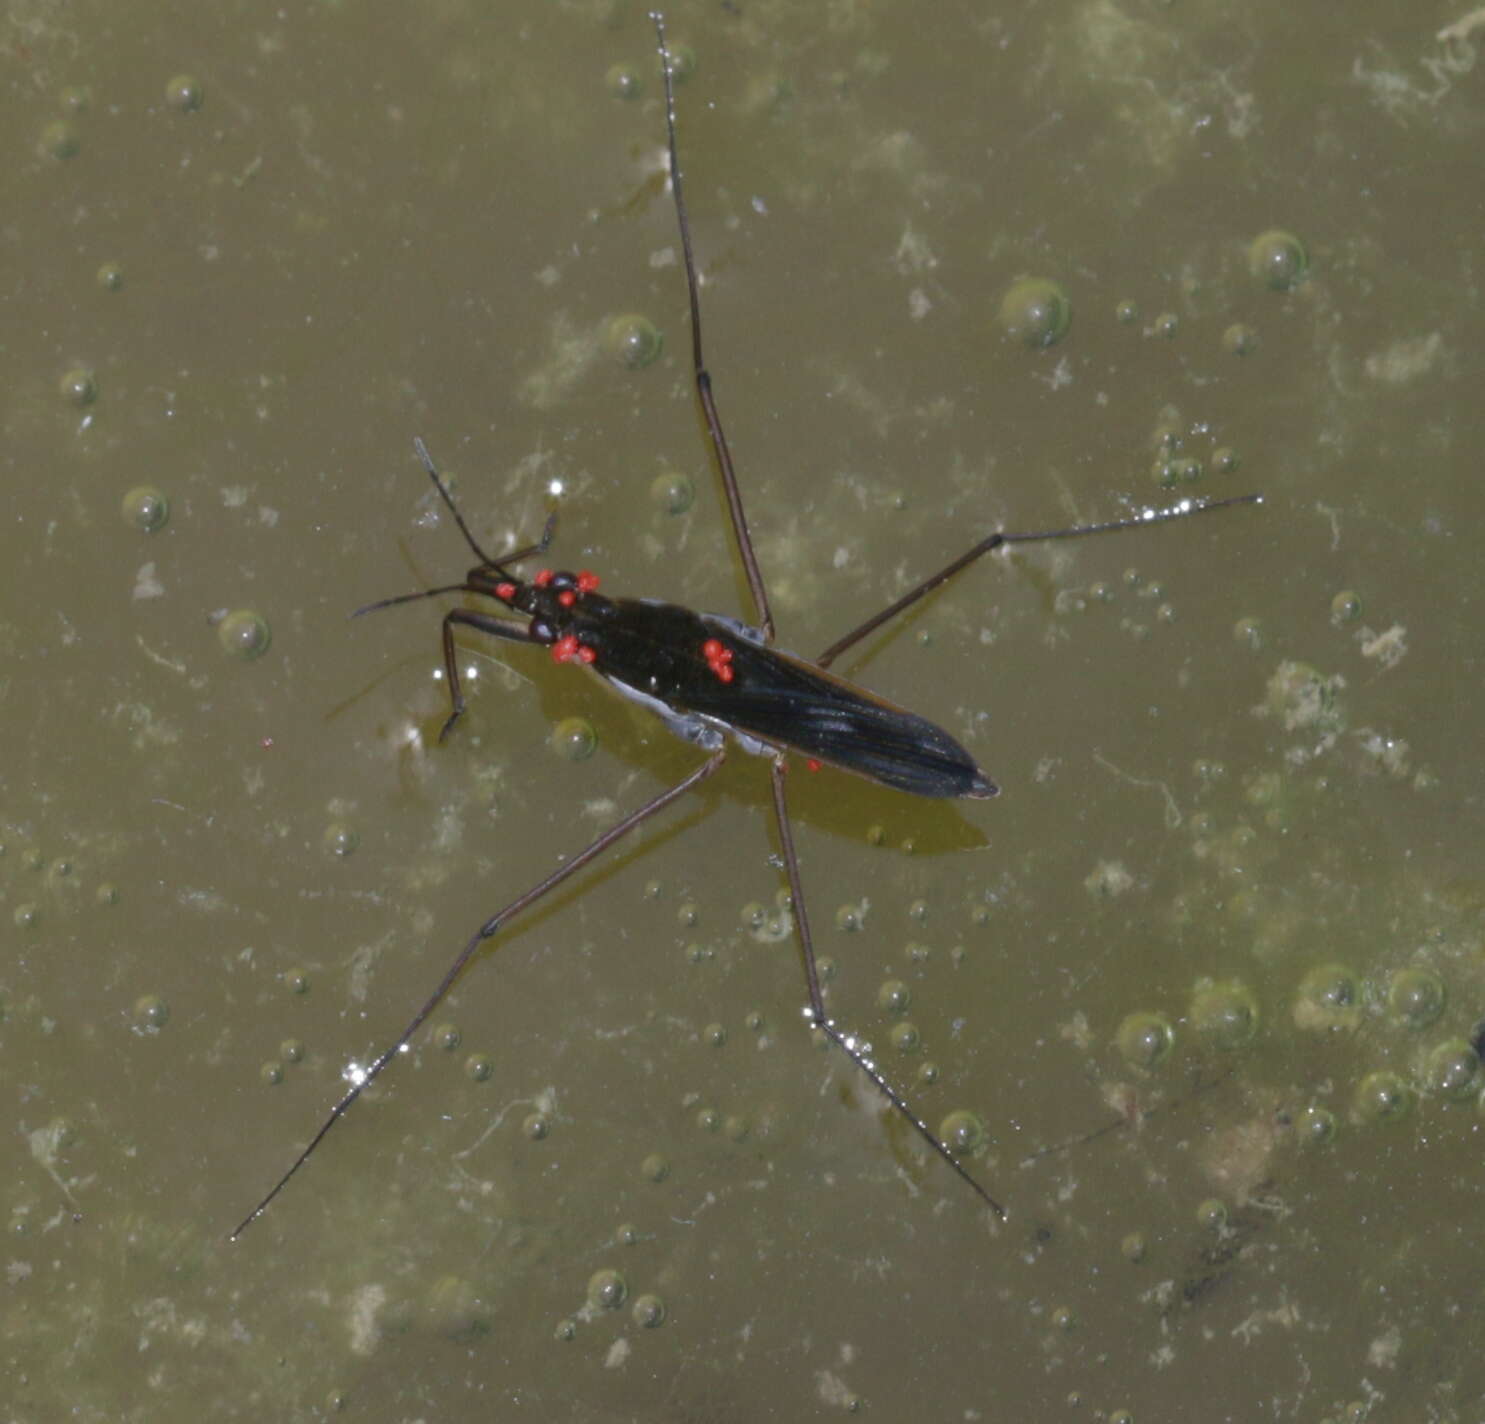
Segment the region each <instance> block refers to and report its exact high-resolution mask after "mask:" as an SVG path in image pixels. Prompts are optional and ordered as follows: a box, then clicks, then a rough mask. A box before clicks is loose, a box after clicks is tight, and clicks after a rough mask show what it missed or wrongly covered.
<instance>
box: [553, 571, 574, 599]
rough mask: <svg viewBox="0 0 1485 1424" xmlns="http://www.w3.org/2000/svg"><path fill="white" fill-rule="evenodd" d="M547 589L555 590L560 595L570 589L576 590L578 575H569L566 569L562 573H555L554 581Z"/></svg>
mask: <svg viewBox="0 0 1485 1424" xmlns="http://www.w3.org/2000/svg"><path fill="white" fill-rule="evenodd" d="M547 587H548V588H551V589H555V590H556V591H557V592H558V593H562V592H564V591H565V590H567V589H569V588H576V587H577V575H576V574H573V573H569V572H567V570H565V569H564V570H563V571H562V572H561V573H555V574H553V575H552V581H551V583H549V584H548V585H547Z"/></svg>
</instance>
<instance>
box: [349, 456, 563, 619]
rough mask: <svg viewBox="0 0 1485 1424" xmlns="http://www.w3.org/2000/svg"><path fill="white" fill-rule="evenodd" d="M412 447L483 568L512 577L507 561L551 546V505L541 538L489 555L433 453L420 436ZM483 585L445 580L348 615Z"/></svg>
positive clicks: (469, 590)
mask: <svg viewBox="0 0 1485 1424" xmlns="http://www.w3.org/2000/svg"><path fill="white" fill-rule="evenodd" d="M413 448H414V449H416V450H417V452H418V458H419V459H420V460H422V462H423V468H424V469H425V470H427V471H428V478H429V479H430V480H432V481H433V488H434V489H436V490H437V491H438V492H439V494H440V495H442V496H443V502H444V503H445V504H446V505H448V507H449V513H450V514H452V515H453V516H454V522H455V523H456V524H457V525H458V526H459V532H460V533H461V534H462V535H463V536H464V541H465V543H467V544H468V545H469V547H470V548H471V549H473V550H474V554H475V557H476V558H477V559H478V560H479V561H480V564H481V566H482V567H484V568H488V569H494V570H495V572H496V573H498V574H500V575H501V576H502V577H507V578H508V577H513V576H512V575H511V574H510V571H509V567H508V566H509V565H511V564H518V563H520V562H521V560H522V559H530V558H533V557H535V556H536V555H538V554H544V553H546V551H547V549H548V548H550V547H551V543H552V536H553V535H554V534H555V533H556V532H557V511H556V510H555V509H554V510H553V511H552V512H551V513H550V514H549V515H547V522H546V524H545V526H544V527H543V528H542V531H541V538H540V539H538V540H537V541H536V542H535V543H534V544H527V545H525V546H524V547H522V548H519V549H512V550H511V551H510V553H508V554H502V555H501V556H500V557H499V558H498V559H492V558H491V557H490V556H489V555H488V554H487V553H486V552H485V551H484V550H483V549H482V548H480V546H479V541H478V540H477V539H476V538H475V537H474V535H473V534H472V533H471V532H470V528H469V525H468V524H466V523H465V522H464V516H463V514H462V513H460V511H459V506H458V505H457V504H455V503H454V496H453V494H452V493H451V492H450V490H449V487H448V486H447V485H446V484H444V482H443V476H442V475H440V474H439V473H438V466H437V465H435V464H434V463H433V457H432V456H431V455H430V454H429V453H428V447H427V446H426V445H425V444H423V440H422V437H421V436H418V435H415V436H413ZM484 592H487V590H485V589H480V588H474V587H472V586H471V585H469V584H467V583H446V584H443V585H442V586H441V587H439V588H425V589H420V590H419V591H418V592H417V593H398V594H394V595H393V596H392V597H391V598H379V599H377V600H376V602H375V603H366V604H363V605H362V606H361V607H360V608H358V609H356V611H355V612H354V613H352V614H351V617H352V618H359V617H360V616H361V615H362V614H363V613H375V612H376V611H377V610H378V609H380V608H392V607H394V606H395V605H396V604H399V603H417V602H418V601H419V600H420V599H424V598H437V597H439V596H440V595H441V594H445V593H484Z"/></svg>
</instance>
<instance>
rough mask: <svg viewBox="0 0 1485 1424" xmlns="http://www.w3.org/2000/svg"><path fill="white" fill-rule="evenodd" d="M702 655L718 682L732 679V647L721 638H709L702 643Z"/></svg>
mask: <svg viewBox="0 0 1485 1424" xmlns="http://www.w3.org/2000/svg"><path fill="white" fill-rule="evenodd" d="M701 656H702V657H704V658H705V659H706V665H707V667H709V668H710V669H711V670H712V676H714V677H715V678H716V679H717V681H718V682H731V681H732V649H731V648H729V647H727V646H726V644H724V643H723V642H722V641H721V640H720V639H717V638H708V639H707V640H706V642H704V643H703V644H702V645H701Z"/></svg>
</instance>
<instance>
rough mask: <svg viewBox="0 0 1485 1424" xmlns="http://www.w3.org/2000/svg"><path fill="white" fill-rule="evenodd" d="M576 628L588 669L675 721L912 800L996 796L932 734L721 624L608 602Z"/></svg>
mask: <svg viewBox="0 0 1485 1424" xmlns="http://www.w3.org/2000/svg"><path fill="white" fill-rule="evenodd" d="M595 612H598V610H596V609H595ZM584 621H585V625H586V626H585V627H584V629H583V630H582V634H581V636H582V637H583V639H584V641H591V642H592V644H593V645H594V647H595V650H596V652H597V654H598V658H597V662H596V663H595V665H594V666H595V671H597V672H599V673H603V674H606V675H608V676H610V677H614V678H617V679H618V680H620V681H621V682H623V683H625V684H627V685H628V686H629V687H632V688H635V689H636V690H638V691H639V692H641V693H644V694H646V695H647V696H651V697H655V698H657V699H658V700H660V701H662V702H664V703H665V704H666V705H668V706H669V707H672V708H674V709H675V710H676V711H678V712H683V713H693V714H697V715H699V716H702V717H706V718H709V719H711V720H712V721H714V722H718V723H721V724H724V725H725V726H727V727H729V728H732V729H735V730H737V731H740V732H743V733H746V734H747V735H748V736H751V737H754V738H756V739H758V740H759V741H762V742H767V743H769V744H770V745H773V746H777V747H785V748H789V749H791V750H793V751H797V752H799V753H801V754H802V755H804V756H806V757H812V758H815V759H816V760H818V761H822V762H828V763H829V764H830V765H832V766H838V767H841V768H842V769H844V770H846V771H853V772H856V773H857V774H858V775H861V776H866V777H869V778H870V779H871V780H873V781H878V782H880V783H881V784H882V785H884V786H891V787H895V788H896V789H897V790H899V791H910V792H912V793H913V794H914V795H917V796H973V797H985V796H994V795H995V794H996V791H997V790H998V788H997V787H996V786H995V784H994V783H993V782H992V781H991V780H990V779H989V778H988V777H987V776H986V775H985V774H984V772H982V771H981V770H980V768H979V767H978V766H977V765H976V764H975V760H974V758H973V757H972V756H970V754H969V753H968V752H967V751H966V750H965V749H964V748H963V747H962V746H961V745H960V744H959V743H958V742H957V741H956V740H955V739H954V738H953V737H951V736H950V735H949V734H948V733H947V732H946V731H944V729H943V728H942V727H940V726H937V725H936V724H935V723H933V722H930V721H929V720H928V719H927V718H926V717H919V716H918V715H917V714H916V713H913V712H909V711H907V710H905V709H904V708H902V707H898V706H896V705H895V704H894V703H891V702H888V701H886V699H884V698H881V697H877V696H876V695H875V694H874V693H870V692H867V691H866V690H865V689H864V688H861V687H857V686H856V685H855V684H854V683H851V682H847V681H846V680H845V679H844V678H842V677H837V676H836V675H835V674H834V673H830V672H827V671H826V670H825V669H823V668H819V667H816V666H815V665H814V664H813V663H808V662H805V661H804V659H802V658H797V657H794V656H793V655H792V654H790V653H784V652H780V651H779V650H778V649H776V648H771V647H769V646H767V645H766V644H764V643H763V642H762V641H761V640H760V639H759V638H758V636H757V635H756V634H755V633H754V632H753V631H752V630H751V629H748V628H746V627H745V626H744V625H742V624H739V623H735V622H733V621H732V620H731V619H725V618H720V617H717V616H715V615H712V614H705V613H693V612H692V611H691V610H690V609H687V608H680V607H678V606H676V605H675V604H667V603H650V602H646V601H641V600H638V599H615V600H613V601H612V602H608V603H607V606H606V607H605V608H604V609H603V610H602V612H601V613H600V616H599V617H597V618H595V619H594V620H593V622H592V623H591V624H589V623H587V620H584ZM710 642H714V643H715V644H719V645H720V648H721V650H722V651H721V652H720V653H719V652H718V650H717V648H716V647H713V649H712V650H711V655H710V656H708V654H707V653H706V652H704V651H703V649H704V648H705V646H706V645H707V644H708V643H710ZM723 667H725V669H726V670H727V671H728V672H730V674H731V675H730V677H727V676H725V675H724V674H723V673H721V672H720V671H719V669H720V668H723Z"/></svg>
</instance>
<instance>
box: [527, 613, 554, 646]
mask: <svg viewBox="0 0 1485 1424" xmlns="http://www.w3.org/2000/svg"><path fill="white" fill-rule="evenodd" d="M530 633H531V639H532V641H533V642H536V643H555V642H556V641H557V630H556V629H555V628H554V627H552V625H551V624H550V623H548V622H547V620H546V619H545V618H533V619H532V620H531V628H530Z"/></svg>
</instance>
